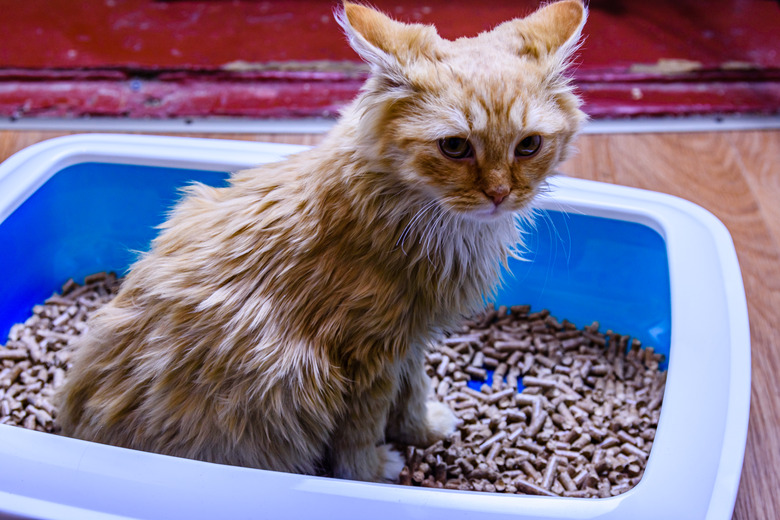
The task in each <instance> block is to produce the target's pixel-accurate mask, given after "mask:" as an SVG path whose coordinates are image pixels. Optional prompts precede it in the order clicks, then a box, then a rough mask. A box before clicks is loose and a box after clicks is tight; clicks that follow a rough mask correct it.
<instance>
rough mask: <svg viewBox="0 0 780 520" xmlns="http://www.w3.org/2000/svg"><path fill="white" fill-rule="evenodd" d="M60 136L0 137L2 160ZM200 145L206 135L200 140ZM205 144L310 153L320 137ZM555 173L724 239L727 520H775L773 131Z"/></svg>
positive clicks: (638, 140) (779, 249) (583, 153)
mask: <svg viewBox="0 0 780 520" xmlns="http://www.w3.org/2000/svg"><path fill="white" fill-rule="evenodd" d="M66 133H67V132H37V131H13V132H12V131H0V160H4V159H5V158H6V157H8V156H9V155H11V154H12V153H14V152H16V151H18V150H20V149H22V148H24V147H26V146H29V145H31V144H33V143H36V142H38V141H42V140H44V139H48V138H51V137H56V136H58V135H65V134H66ZM199 136H201V137H203V136H204V135H203V134H199ZM206 137H215V138H231V139H247V140H253V141H269V142H286V143H302V144H316V143H317V142H319V141H320V140H321V138H322V136H321V135H316V134H314V135H267V134H266V135H245V134H243V135H228V134H219V135H216V134H213V135H206ZM579 150H580V151H579V154H578V155H577V156H576V157H574V158H572V159H571V160H570V161H568V162H567V163H566V164H565V165H563V167H562V168H561V170H562V171H563V172H565V173H567V174H569V175H571V176H574V177H581V178H586V179H594V180H599V181H605V182H610V183H615V184H622V185H627V186H635V187H639V188H645V189H649V190H654V191H660V192H664V193H670V194H672V195H677V196H679V197H683V198H685V199H688V200H691V201H693V202H695V203H697V204H699V205H701V206H703V207H705V208H706V209H708V210H710V211H711V212H712V213H714V214H715V215H716V216H717V217H718V218H720V219H721V220H722V221H723V223H724V224H725V225H726V226H727V227H728V229H729V230H730V232H731V234H732V237H733V239H734V243H735V245H736V250H737V254H738V256H739V262H740V265H741V268H742V276H743V279H744V284H745V291H746V293H747V300H748V309H749V313H750V331H751V336H752V356H753V363H752V368H753V374H752V381H753V390H752V401H751V413H750V428H749V433H748V441H747V450H746V453H745V464H744V468H743V472H742V481H741V484H740V489H739V494H738V496H737V503H736V507H735V510H734V518H735V519H739V520H758V519H772V518H778V515H780V493H779V491H780V383H778V379H780V377H779V376H778V373H780V131H742V132H717V133H680V134H610V135H584V136H582V137H581V138H580V141H579Z"/></svg>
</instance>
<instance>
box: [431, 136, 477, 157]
mask: <svg viewBox="0 0 780 520" xmlns="http://www.w3.org/2000/svg"><path fill="white" fill-rule="evenodd" d="M439 150H441V153H442V154H443V155H444V156H445V157H449V158H450V159H467V158H469V157H472V156H473V155H474V149H473V148H472V147H471V143H470V142H469V140H468V139H464V138H463V137H445V138H444V139H439Z"/></svg>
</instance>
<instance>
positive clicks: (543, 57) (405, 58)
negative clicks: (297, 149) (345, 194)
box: [337, 0, 587, 221]
mask: <svg viewBox="0 0 780 520" xmlns="http://www.w3.org/2000/svg"><path fill="white" fill-rule="evenodd" d="M586 15H587V11H586V9H585V7H584V6H583V4H582V3H581V2H580V1H578V0H565V1H562V2H557V3H553V4H549V5H547V6H545V7H542V8H541V9H539V10H537V11H536V12H535V13H533V14H531V15H530V16H527V17H525V18H518V19H514V20H510V21H508V22H505V23H503V24H501V25H499V26H498V27H496V28H495V29H493V30H492V31H488V32H484V33H481V34H479V35H478V36H476V37H473V38H460V39H457V40H454V41H450V40H446V39H444V38H441V37H440V36H439V35H438V34H437V32H436V29H435V28H434V27H432V26H425V25H419V24H405V23H401V22H398V21H395V20H392V19H390V18H388V17H387V16H385V15H384V14H382V13H380V12H378V11H375V10H373V9H370V8H368V7H364V6H361V5H356V4H352V3H348V2H345V3H344V9H343V11H340V12H339V13H337V19H338V20H339V23H340V24H341V25H342V26H343V27H344V30H345V31H346V33H347V36H348V38H349V41H350V44H351V45H352V47H353V48H354V49H355V51H357V53H358V54H359V55H360V56H361V57H362V58H363V59H364V60H366V61H367V62H368V63H369V65H370V66H371V76H370V78H369V80H368V81H367V82H366V85H365V87H364V89H363V93H362V95H361V97H359V98H358V100H357V101H356V103H355V104H353V106H352V107H351V109H349V110H348V111H347V112H346V113H345V114H344V117H347V118H353V123H354V125H355V126H356V128H357V132H358V135H357V138H358V140H359V141H360V142H361V143H362V146H363V151H364V155H365V156H366V157H370V158H373V160H375V161H376V167H378V168H382V169H385V170H386V171H388V172H392V174H394V175H399V176H400V179H401V180H402V182H405V183H407V184H409V185H414V186H416V187H418V188H419V189H420V190H421V191H422V192H424V193H426V194H428V195H429V196H431V197H435V198H437V199H439V200H440V201H441V204H442V205H443V206H444V207H445V208H447V209H448V210H450V211H454V212H457V213H462V214H464V215H467V216H470V217H473V218H474V219H477V220H487V221H489V220H491V219H494V218H497V217H500V216H505V215H507V214H509V213H511V212H515V211H518V210H521V209H524V208H525V207H526V206H527V205H528V202H529V201H530V200H531V199H532V198H533V196H534V195H535V194H536V192H537V191H538V188H539V186H540V185H541V184H542V183H543V181H544V180H545V178H546V177H547V176H548V175H549V174H550V172H551V171H552V170H553V169H554V168H555V166H556V165H557V164H558V163H559V162H560V161H561V160H563V159H564V158H565V156H566V154H567V152H568V149H569V146H570V142H571V140H572V137H573V136H574V134H575V133H576V132H577V131H578V130H579V128H580V126H581V125H582V123H583V122H584V121H585V119H586V116H585V114H584V113H583V112H582V111H580V109H579V106H580V101H579V99H578V98H577V97H576V96H575V95H574V94H573V93H572V88H571V85H570V81H569V78H568V77H567V76H566V75H565V69H566V67H567V66H568V64H569V63H570V59H571V55H572V53H573V52H574V50H575V49H576V47H577V43H578V41H579V38H580V32H581V30H582V26H583V25H584V23H585V18H586Z"/></svg>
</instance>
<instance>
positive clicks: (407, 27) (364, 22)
mask: <svg viewBox="0 0 780 520" xmlns="http://www.w3.org/2000/svg"><path fill="white" fill-rule="evenodd" d="M336 21H337V22H338V23H339V25H341V27H343V28H344V32H345V33H346V34H347V37H348V38H349V44H350V45H351V46H352V48H353V49H354V50H355V52H357V53H358V54H359V55H360V57H361V58H363V59H364V60H365V61H366V62H368V64H369V65H371V70H372V72H374V73H375V74H381V75H383V76H388V77H390V78H391V79H394V80H395V81H394V82H403V78H404V75H403V68H404V66H405V65H406V64H408V63H409V62H410V61H413V60H415V59H416V58H420V57H423V56H427V55H428V54H429V53H430V51H431V49H432V46H433V45H434V40H435V39H436V38H438V34H437V33H436V29H434V28H433V27H432V26H428V25H421V24H405V23H402V22H397V21H395V20H393V19H392V18H390V17H388V16H386V15H384V14H383V13H381V12H379V11H376V10H374V9H371V8H369V7H365V6H362V5H358V4H353V3H351V2H344V5H343V10H340V11H338V12H336Z"/></svg>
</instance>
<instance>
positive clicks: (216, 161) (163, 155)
mask: <svg viewBox="0 0 780 520" xmlns="http://www.w3.org/2000/svg"><path fill="white" fill-rule="evenodd" d="M303 149H304V147H300V146H290V145H277V144H258V143H249V142H235V141H225V140H211V139H195V138H173V137H151V136H128V135H77V136H70V137H63V138H57V139H52V140H50V141H46V142H43V143H40V144H36V145H34V146H31V147H29V148H27V149H25V150H23V151H21V152H19V153H17V154H16V155H14V156H12V157H11V158H9V159H8V160H6V161H5V162H4V163H3V164H2V165H0V243H2V244H3V245H4V248H3V253H2V254H0V270H1V271H2V273H3V275H4V276H3V281H2V282H0V336H2V340H0V341H2V342H4V341H5V338H6V337H7V333H8V331H9V328H10V326H11V325H12V324H13V323H15V322H18V321H23V320H24V319H25V318H26V316H28V314H29V312H30V309H31V307H32V305H34V304H36V303H40V302H42V301H43V300H45V299H46V298H47V297H48V296H50V295H51V294H52V292H54V291H55V290H58V289H59V287H60V286H61V285H62V284H63V283H64V282H65V281H66V280H67V279H68V278H69V277H74V278H76V280H77V281H81V279H82V278H83V277H84V276H85V275H88V274H90V273H93V272H96V271H103V270H114V271H117V272H118V273H122V272H123V271H124V270H125V269H126V268H127V266H128V265H129V263H130V262H131V261H132V260H133V258H134V256H135V254H136V253H135V251H138V250H143V249H145V248H146V247H147V246H148V243H149V241H150V240H151V238H152V237H153V236H154V234H155V230H154V226H155V225H156V224H158V223H160V222H161V221H162V220H163V218H164V215H165V212H166V209H167V208H168V207H169V206H170V205H171V204H172V202H173V201H175V200H176V198H177V197H178V194H177V193H178V192H177V189H178V188H179V187H181V186H183V185H185V184H187V183H188V182H190V181H192V180H199V181H202V182H207V183H210V184H217V185H218V184H220V183H224V182H225V178H226V176H227V174H226V173H225V172H228V171H233V170H236V169H240V168H244V167H248V166H251V165H255V164H259V163H264V162H270V161H276V160H279V159H280V158H282V157H284V156H285V155H288V154H290V153H295V152H298V151H300V150H303ZM550 185H551V190H550V193H549V194H546V195H545V196H543V197H542V198H540V199H539V200H538V202H537V208H538V212H537V217H536V219H535V221H536V224H535V226H533V227H530V228H529V229H528V231H527V233H526V242H527V249H528V252H527V253H526V260H525V261H517V262H513V263H511V264H510V271H511V272H510V273H508V275H507V277H506V279H507V283H506V286H505V287H504V289H503V290H502V291H501V292H500V293H499V295H498V298H497V302H496V303H497V304H508V305H512V304H531V305H532V306H533V308H534V309H535V310H540V309H542V308H548V309H550V310H551V311H552V312H553V314H554V315H556V316H557V317H559V318H561V319H563V318H566V319H569V320H570V321H573V322H574V323H575V324H577V325H578V326H583V325H586V324H589V323H590V322H592V321H593V320H599V321H600V323H601V327H602V330H606V329H613V330H615V331H618V332H620V333H623V334H629V335H631V336H632V337H636V338H638V339H640V340H641V341H642V343H643V344H644V345H650V346H653V347H654V348H655V349H656V351H658V352H661V353H663V354H664V355H665V356H666V359H667V362H668V379H667V383H666V393H665V399H664V403H663V406H662V408H661V416H660V421H659V425H658V430H657V433H656V437H655V442H654V445H653V448H652V451H651V453H650V457H649V459H648V463H647V467H646V471H645V473H644V476H643V478H642V480H641V481H640V482H639V484H638V485H637V486H636V487H634V488H633V489H631V490H630V491H628V492H626V493H624V494H621V495H618V496H615V497H612V498H602V499H595V498H557V497H539V496H525V495H502V494H498V493H478V492H466V491H455V490H442V489H426V488H415V487H402V486H398V485H390V484H375V483H364V482H353V481H346V480H338V479H332V478H324V477H310V476H301V475H293V474H286V473H277V472H272V471H262V470H255V469H247V468H239V467H231V466H223V465H218V464H209V463H204V462H199V461H193V460H186V459H179V458H175V457H169V456H162V455H157V454H152V453H144V452H139V451H134V450H128V449H121V448H116V447H112V446H106V445H100V444H95V443H90V442H84V441H80V440H75V439H69V438H65V437H61V436H57V435H52V434H46V433H41V432H35V431H30V430H25V429H23V428H19V427H14V426H7V425H0V468H2V470H0V517H13V518H17V517H22V518H28V517H29V518H46V519H65V518H73V519H80V520H89V519H109V518H112V519H118V518H139V519H140V518H148V519H171V518H186V519H197V518H204V519H214V518H231V519H240V518H265V517H272V518H277V519H281V518H296V519H300V518H341V519H347V518H361V519H363V518H388V519H390V518H392V519H394V520H397V519H401V518H426V519H431V520H433V519H446V520H454V519H461V518H462V519H466V518H468V519H473V518H491V519H492V520H498V519H501V518H512V519H516V520H520V519H526V520H527V519H596V518H598V519H604V520H606V519H621V520H623V519H632V520H639V519H648V520H658V519H664V520H671V519H685V520H693V519H700V518H701V519H704V518H706V519H709V520H717V519H723V520H725V519H729V518H731V515H732V510H733V507H734V501H735V498H736V493H737V487H738V484H739V478H740V472H741V468H742V460H743V455H744V449H745V439H746V434H747V424H748V409H749V398H750V337H749V329H748V318H747V308H746V303H745V295H744V289H743V286H742V279H741V275H740V271H739V266H738V264H737V257H736V254H735V252H734V247H733V245H732V241H731V238H730V236H729V234H728V232H727V230H726V228H725V227H724V226H723V225H722V224H721V223H720V222H719V221H718V220H717V219H716V218H715V217H714V216H713V215H711V214H710V213H708V212H707V211H705V210H704V209H702V208H700V207H698V206H696V205H694V204H692V203H690V202H687V201H684V200H681V199H678V198H675V197H671V196H668V195H662V194H658V193H652V192H648V191H642V190H637V189H631V188H626V187H620V186H613V185H608V184H602V183H597V182H591V181H584V180H577V179H571V178H566V177H557V178H555V179H553V180H552V181H551V183H550Z"/></svg>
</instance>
